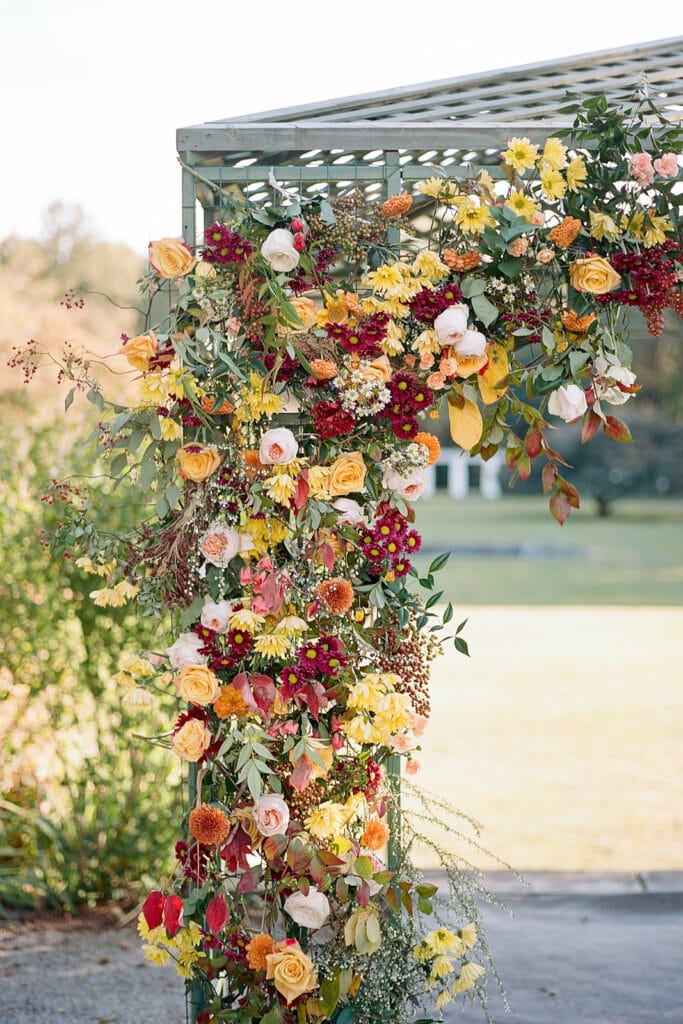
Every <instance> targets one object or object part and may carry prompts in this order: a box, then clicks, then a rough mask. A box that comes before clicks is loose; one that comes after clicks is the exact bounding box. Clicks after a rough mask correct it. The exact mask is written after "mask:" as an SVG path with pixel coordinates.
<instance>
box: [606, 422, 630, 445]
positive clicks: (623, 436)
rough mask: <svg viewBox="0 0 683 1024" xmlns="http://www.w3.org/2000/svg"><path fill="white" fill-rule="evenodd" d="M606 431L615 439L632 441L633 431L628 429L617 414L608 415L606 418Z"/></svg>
mask: <svg viewBox="0 0 683 1024" xmlns="http://www.w3.org/2000/svg"><path fill="white" fill-rule="evenodd" d="M603 429H604V431H605V433H606V434H607V436H608V437H611V438H612V440H613V441H632V440H633V438H632V437H631V431H630V430H629V429H628V427H627V426H626V424H625V423H624V421H623V420H620V419H617V417H616V416H607V418H606V420H605V426H604V428H603Z"/></svg>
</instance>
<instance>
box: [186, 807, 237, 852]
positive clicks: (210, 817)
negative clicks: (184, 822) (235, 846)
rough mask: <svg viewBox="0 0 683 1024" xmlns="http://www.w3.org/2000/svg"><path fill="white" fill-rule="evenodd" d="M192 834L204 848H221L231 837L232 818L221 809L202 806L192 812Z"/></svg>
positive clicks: (190, 822)
mask: <svg viewBox="0 0 683 1024" xmlns="http://www.w3.org/2000/svg"><path fill="white" fill-rule="evenodd" d="M189 824H190V832H191V833H192V835H193V836H194V838H195V839H196V840H197V842H198V843H201V844H202V846H219V845H220V844H221V843H224V842H225V840H226V839H227V838H228V836H229V835H230V818H229V817H228V816H227V814H226V813H225V811H222V810H221V809H220V807H211V805H210V804H200V805H199V807H195V808H194V810H192V811H190V821H189Z"/></svg>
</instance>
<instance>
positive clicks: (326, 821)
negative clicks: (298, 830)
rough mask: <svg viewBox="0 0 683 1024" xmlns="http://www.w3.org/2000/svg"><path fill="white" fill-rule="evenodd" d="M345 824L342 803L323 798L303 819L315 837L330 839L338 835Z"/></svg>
mask: <svg viewBox="0 0 683 1024" xmlns="http://www.w3.org/2000/svg"><path fill="white" fill-rule="evenodd" d="M345 824H346V810H345V809H344V806H343V804H338V803H335V802H334V801H332V800H325V801H324V803H322V804H319V805H318V807H316V809H315V810H314V811H313V812H312V814H310V815H309V816H308V817H307V818H306V821H305V825H306V828H307V829H308V831H309V832H310V833H311V835H312V836H315V838H316V839H331V838H332V837H333V836H336V835H338V833H339V832H341V831H342V829H343V828H344V825H345Z"/></svg>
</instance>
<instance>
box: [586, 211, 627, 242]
mask: <svg viewBox="0 0 683 1024" xmlns="http://www.w3.org/2000/svg"><path fill="white" fill-rule="evenodd" d="M588 214H589V216H590V233H591V237H592V238H597V240H598V241H599V242H600V241H601V240H602V239H603V238H606V239H607V240H608V241H610V242H613V241H614V240H615V239H617V238H619V235H620V234H621V229H620V227H619V225H618V224H615V222H614V221H613V220H612V218H611V217H610V216H608V214H606V213H600V212H599V211H598V210H589V211H588Z"/></svg>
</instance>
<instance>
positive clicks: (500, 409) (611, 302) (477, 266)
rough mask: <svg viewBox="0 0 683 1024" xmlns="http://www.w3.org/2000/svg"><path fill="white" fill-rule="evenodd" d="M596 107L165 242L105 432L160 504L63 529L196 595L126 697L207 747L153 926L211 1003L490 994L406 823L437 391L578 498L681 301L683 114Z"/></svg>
mask: <svg viewBox="0 0 683 1024" xmlns="http://www.w3.org/2000/svg"><path fill="white" fill-rule="evenodd" d="M574 108H575V112H576V123H575V126H574V129H573V130H572V131H571V132H570V133H569V135H568V137H567V138H566V139H565V140H564V141H562V140H561V139H559V138H550V139H548V140H547V141H546V143H545V145H544V146H542V147H541V146H537V145H534V144H532V143H531V142H530V141H529V140H528V139H525V138H513V139H511V140H510V142H509V145H508V148H507V149H506V151H505V152H504V153H503V154H502V168H503V170H504V172H505V178H504V180H503V182H502V183H496V182H494V180H493V179H492V178H491V176H490V175H489V174H488V173H487V172H486V171H480V172H478V173H474V172H473V173H472V175H471V176H470V177H468V178H465V179H462V180H460V179H459V180H458V181H455V180H453V179H449V178H446V177H434V178H431V179H429V180H426V181H423V182H421V183H420V184H419V185H418V186H417V190H416V196H415V197H413V196H412V195H408V194H405V193H404V194H401V195H398V196H393V197H391V198H390V199H388V200H387V201H386V202H384V203H383V204H381V205H380V204H373V203H371V202H368V201H366V200H365V199H364V198H363V197H362V196H361V195H360V194H358V193H356V192H354V193H352V194H350V195H347V196H343V197H341V198H338V199H336V200H334V201H327V200H322V201H321V200H306V201H304V199H303V198H302V197H300V196H294V195H289V194H286V193H282V194H281V196H280V200H279V201H278V203H276V204H273V205H271V206H267V207H256V206H254V205H249V204H246V205H240V204H238V203H236V202H235V201H234V200H232V199H230V198H229V197H223V199H224V211H223V216H222V218H221V219H220V220H217V221H216V222H215V223H213V224H212V225H211V226H210V227H209V228H208V229H207V230H206V232H205V236H204V243H203V245H202V246H201V247H200V249H199V251H197V252H194V251H193V250H192V249H191V248H190V247H189V246H187V245H186V244H185V243H184V242H182V241H179V240H175V239H163V240H161V241H158V242H155V243H153V244H152V245H151V247H150V265H151V272H150V274H149V275H148V277H146V278H145V279H144V281H143V282H142V290H143V292H145V293H147V294H148V295H152V296H155V297H156V301H158V300H159V299H160V298H163V297H164V296H168V297H169V300H168V306H167V309H166V312H165V315H164V316H163V317H161V318H159V320H158V322H157V323H155V325H154V326H152V325H151V323H150V324H148V325H147V326H146V329H145V331H144V333H142V334H140V335H139V336H137V337H135V338H125V339H124V343H123V345H122V348H121V355H122V356H123V357H125V359H126V360H127V361H128V363H129V364H130V366H131V367H132V368H133V369H134V370H135V372H136V374H137V375H138V378H139V401H138V404H137V405H136V406H135V407H133V408H116V409H114V410H113V413H114V414H113V416H112V418H111V419H110V420H109V421H107V422H106V423H101V424H100V427H99V437H100V452H101V454H102V456H103V457H104V458H105V459H106V460H107V471H108V472H109V474H110V475H112V476H113V477H115V478H120V479H125V480H126V482H127V484H128V485H130V487H131V488H132V489H133V491H137V493H138V494H139V495H140V494H141V495H143V496H144V498H145V500H147V502H148V509H149V516H148V518H147V519H146V520H145V521H144V522H143V523H142V525H141V527H140V529H139V530H137V531H136V532H135V534H134V535H132V536H127V537H124V538H111V537H108V536H107V535H106V534H104V533H103V532H99V531H98V529H97V528H96V525H95V524H92V523H88V521H87V510H86V509H85V508H80V509H76V511H75V513H74V515H73V516H72V518H71V520H67V519H66V517H65V522H64V524H63V525H62V526H61V527H60V530H59V533H58V536H57V537H56V538H55V546H56V547H57V548H60V549H62V550H63V549H64V547H65V546H67V545H68V546H71V547H74V548H75V549H76V554H78V555H79V556H80V563H79V564H81V566H82V567H83V568H84V569H86V570H87V571H90V572H93V573H94V574H97V575H98V576H101V577H102V578H103V586H101V587H99V588H98V589H96V590H94V591H93V593H92V595H91V596H92V598H93V599H94V601H95V603H96V604H98V605H102V606H111V607H116V606H120V605H123V604H125V603H126V602H127V601H136V602H137V603H138V605H139V606H140V608H141V609H142V611H143V612H145V613H148V614H161V613H162V612H163V611H164V610H166V609H172V610H173V611H174V613H175V614H176V617H177V623H178V625H177V630H176V633H175V636H174V638H173V641H172V643H171V644H170V645H169V646H168V647H167V649H166V651H165V655H164V659H163V663H162V664H159V661H160V659H158V658H157V659H156V663H155V659H153V658H147V657H136V656H130V655H129V656H128V657H127V659H126V661H125V665H124V672H123V674H122V677H121V678H122V681H123V680H124V679H125V682H126V683H127V685H128V692H127V694H126V696H125V700H126V702H127V703H128V704H129V705H130V706H136V707H139V708H141V709H142V708H144V707H145V706H146V705H147V704H148V703H149V702H150V701H152V700H154V699H155V693H156V692H157V691H161V692H168V690H169V689H171V690H172V691H173V692H174V694H175V696H176V697H177V699H178V701H179V706H180V710H179V712H178V714H177V717H176V719H175V721H174V722H173V723H172V724H171V729H170V733H169V734H168V737H167V738H166V739H164V738H163V737H162V738H158V739H157V742H168V743H169V744H170V747H171V749H172V750H173V751H174V752H175V754H176V755H178V757H180V758H181V759H182V760H183V761H186V762H188V763H189V764H190V765H192V766H193V768H192V771H193V780H194V783H193V784H194V797H193V802H192V806H190V807H189V808H188V813H187V815H186V817H185V819H184V821H182V822H181V821H179V822H178V827H179V833H180V835H181V836H182V839H181V840H180V841H179V843H178V845H177V848H176V858H177V864H178V868H177V872H176V875H175V877H174V879H172V880H171V881H169V883H168V884H167V885H166V886H165V887H164V888H160V889H157V890H154V891H153V892H151V893H150V894H149V895H148V897H147V898H146V900H145V902H144V905H143V908H142V914H141V916H140V931H141V934H142V937H143V940H144V943H145V945H144V950H145V954H146V955H147V956H148V957H149V958H150V959H151V960H154V961H156V962H158V963H163V962H165V961H166V960H168V959H169V958H170V957H172V958H173V959H174V960H175V961H176V963H177V968H178V971H179V972H180V973H181V975H182V976H183V977H186V978H188V979H189V980H190V981H191V982H192V983H193V984H194V985H195V993H196V992H199V996H197V999H198V1000H199V1003H200V1004H201V1005H196V1007H195V1008H196V1009H197V1010H198V1016H197V1020H198V1021H199V1022H200V1024H212V1022H218V1021H234V1022H240V1024H247V1022H252V1021H254V1022H260V1024H280V1022H284V1024H294V1022H295V1021H296V1022H297V1024H304V1022H305V1021H306V1020H307V1019H309V1018H311V1019H313V1020H315V1021H324V1020H331V1021H333V1022H334V1024H351V1021H356V1022H358V1024H371V1022H374V1021H376V1020H378V1019H380V1018H382V1019H388V1020H401V1019H404V1017H405V1012H406V1011H405V1004H406V1002H407V1003H408V1004H409V1006H410V1007H420V1006H422V1007H424V1008H425V1012H428V1013H429V1012H432V1010H430V1009H429V1008H430V1007H435V1009H436V1010H437V1011H440V1010H441V1009H442V1008H443V1006H445V1005H446V1004H447V1003H448V1002H450V1001H451V1000H452V999H454V998H455V997H456V996H458V995H459V994H460V993H464V992H470V993H472V992H475V993H477V994H481V993H482V992H483V990H482V983H483V975H484V967H483V966H482V963H481V960H482V956H483V955H484V956H485V950H483V948H482V943H481V936H480V934H479V932H478V929H477V927H476V926H475V924H474V923H473V922H472V920H471V911H472V908H473V901H471V900H464V901H463V900H462V898H460V901H459V902H458V897H457V895H456V900H455V905H454V904H453V903H451V910H453V909H455V912H459V913H460V914H461V918H460V921H459V923H458V924H457V925H453V924H451V923H449V922H448V921H445V920H444V919H443V918H442V917H437V918H436V919H434V918H430V916H429V915H431V914H432V913H433V912H435V911H436V912H437V913H438V904H435V903H434V896H435V891H436V890H435V887H434V886H431V885H427V884H425V883H424V882H423V881H422V880H421V879H420V877H419V875H418V874H416V873H415V871H414V870H413V869H412V868H411V867H410V864H409V859H408V857H407V852H406V851H405V850H403V851H402V850H401V848H400V836H399V834H398V827H397V824H396V817H395V816H394V817H393V818H392V815H391V810H392V807H395V801H396V797H397V793H396V790H395V787H393V788H392V783H391V778H390V774H389V773H388V772H387V766H388V765H389V764H390V763H392V759H393V760H394V762H397V761H398V760H399V759H400V762H401V763H402V765H403V771H404V772H405V773H406V774H407V775H408V776H410V775H412V774H414V773H415V772H416V771H417V770H418V768H419V762H418V760H417V758H416V751H418V750H419V746H420V740H421V737H422V734H423V731H424V729H425V727H426V725H427V722H428V718H429V693H428V676H429V664H430V662H431V661H432V659H433V658H434V657H435V656H436V655H437V654H439V653H440V652H441V650H442V649H443V645H444V643H445V642H447V641H449V640H450V642H452V643H455V646H456V648H457V649H458V650H460V651H463V652H466V650H467V648H466V644H465V641H464V640H463V638H462V635H461V629H462V625H463V624H461V625H460V626H458V627H457V629H455V630H451V626H450V623H451V620H452V618H453V608H452V606H451V605H450V604H448V605H447V606H446V608H445V610H441V611H439V610H437V609H438V607H439V602H440V599H441V597H442V594H441V593H440V592H438V591H437V590H436V589H435V586H436V585H435V574H436V573H437V572H438V570H439V568H440V567H441V566H442V565H443V564H444V563H445V560H446V557H447V556H440V557H438V558H436V559H435V560H434V561H433V562H432V564H431V565H430V566H429V568H428V569H427V570H426V571H425V572H424V574H423V575H420V574H419V573H418V572H417V571H416V569H415V568H414V566H413V564H412V559H413V556H414V555H415V554H416V553H417V552H419V550H420V545H421V537H420V535H419V533H418V532H417V530H416V529H415V527H414V525H413V520H414V512H413V507H412V505H413V502H414V501H415V500H417V499H418V498H419V497H420V494H421V492H422V490H423V489H424V487H425V484H426V476H425V470H426V468H427V467H428V466H431V465H433V464H434V463H435V462H436V461H437V459H438V457H439V450H440V449H439V442H438V440H437V438H436V436H435V435H434V434H433V433H432V432H430V431H429V429H427V428H428V427H429V421H430V420H433V419H436V418H437V416H438V410H439V406H440V403H441V402H442V400H443V399H444V398H445V399H446V403H445V404H446V405H447V407H448V414H449V419H450V427H451V433H452V436H453V439H454V441H455V442H456V444H458V445H460V446H461V447H462V448H463V449H465V450H468V451H472V452H479V453H481V455H482V456H483V457H484V458H489V457H490V456H491V455H493V454H494V452H495V451H497V450H498V448H499V447H504V448H505V451H506V458H507V461H508V464H509V465H510V466H511V467H513V468H514V469H515V470H516V471H517V472H518V473H519V474H520V475H522V476H527V475H528V474H529V473H530V471H531V466H532V462H533V461H534V460H535V459H536V458H538V457H543V458H544V459H545V465H544V469H543V472H542V481H543V488H544V491H545V492H546V493H549V494H550V496H551V500H550V505H551V510H552V512H553V515H554V516H555V517H556V518H557V519H558V520H559V521H560V522H563V521H564V520H565V519H566V517H567V515H568V514H569V512H570V510H571V508H576V507H578V502H579V499H578V494H577V492H576V490H575V488H574V487H573V486H572V485H571V484H570V483H569V481H568V480H567V479H566V478H565V477H564V476H563V475H562V472H561V471H560V470H561V467H562V466H563V465H564V463H563V460H562V458H561V456H560V455H559V454H558V453H557V452H556V451H555V450H554V449H553V448H552V447H551V445H550V443H549V441H548V429H549V420H548V419H547V416H548V415H549V416H550V417H559V418H561V419H563V420H567V421H573V420H578V419H582V421H583V433H584V438H585V439H590V437H591V436H592V435H593V434H594V433H595V432H596V431H597V430H598V429H600V428H602V429H604V431H605V432H606V433H607V434H608V435H609V436H611V437H614V438H616V439H617V440H625V439H627V438H628V429H627V427H626V426H625V424H623V423H622V421H621V420H619V419H617V417H616V416H615V415H614V414H613V408H614V407H615V406H619V405H622V404H623V403H624V402H626V401H627V400H628V399H629V398H630V397H631V396H632V395H633V394H634V393H635V392H636V391H637V390H638V389H637V385H636V383H635V378H634V375H633V373H632V372H631V370H630V369H629V368H628V351H627V349H626V347H625V345H624V343H623V334H622V321H621V319H620V318H621V315H622V313H623V310H624V308H625V307H626V306H629V305H638V306H639V307H640V308H641V309H642V310H643V312H644V313H645V315H646V317H647V319H648V323H649V325H650V327H651V329H652V331H653V333H657V332H658V330H659V329H660V327H661V313H662V309H663V308H664V307H666V306H670V307H673V308H674V309H676V310H677V311H679V312H680V311H681V309H682V307H683V302H682V291H681V269H682V268H681V253H682V250H681V238H680V232H679V221H678V206H677V203H676V195H675V188H676V177H677V175H678V160H677V157H676V155H675V154H676V153H678V152H680V149H681V145H680V131H679V129H678V128H675V127H672V126H671V125H670V124H668V123H667V122H666V121H665V120H664V119H663V118H661V117H660V116H659V115H658V113H657V112H656V111H655V110H654V108H652V106H651V105H649V104H648V105H646V109H645V110H639V109H635V110H629V111H627V112H624V111H619V110H616V111H615V110H611V109H610V108H609V107H608V106H607V104H606V102H605V101H604V99H603V98H598V99H596V100H591V101H588V102H586V103H585V104H583V105H579V104H575V105H574ZM645 114H648V115H649V116H648V119H647V121H646V120H645V116H644V115H645ZM646 143H647V144H648V145H649V146H650V148H651V149H652V150H653V156H654V158H652V157H651V156H650V155H649V154H648V153H647V152H645V151H644V146H645V144H646ZM569 147H573V148H571V149H570V148H569ZM416 208H418V212H422V213H424V212H427V213H429V214H430V217H431V229H430V230H429V232H428V237H426V238H425V237H421V238H416V236H415V230H416V229H415V224H414V221H413V220H412V219H411V217H412V216H413V214H414V213H415V211H416ZM392 226H393V227H394V228H397V229H398V231H400V232H401V243H400V249H399V248H398V247H394V248H393V249H390V248H387V245H386V239H387V230H388V228H390V227H392ZM33 355H35V353H34V354H33ZM28 358H30V357H27V359H28ZM86 386H87V387H88V388H90V396H91V397H92V399H93V400H94V401H96V402H97V403H98V404H100V405H103V404H104V400H103V398H102V396H101V395H100V393H99V391H98V390H97V388H96V387H93V386H92V381H90V380H88V381H87V382H86V381H85V380H76V382H75V387H76V388H79V387H86ZM392 829H393V833H394V834H392ZM387 847H389V848H391V850H392V857H391V863H390V864H387V855H386V851H387Z"/></svg>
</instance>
